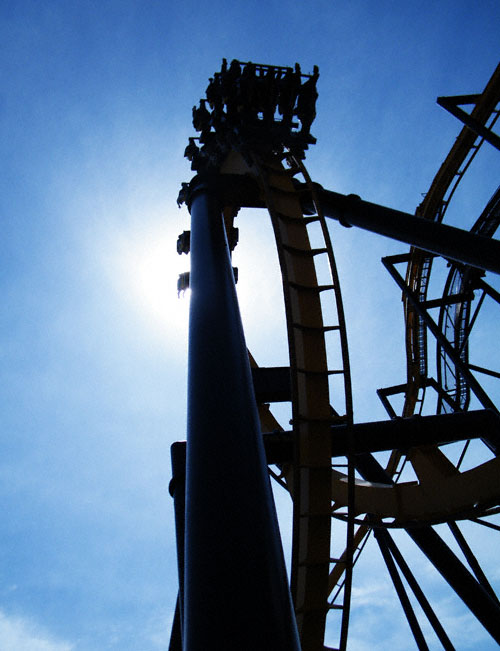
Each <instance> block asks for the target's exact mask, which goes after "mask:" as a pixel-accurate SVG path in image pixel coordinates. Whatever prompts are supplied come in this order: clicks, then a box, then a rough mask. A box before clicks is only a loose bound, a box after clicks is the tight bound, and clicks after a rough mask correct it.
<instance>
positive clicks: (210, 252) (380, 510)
mask: <svg viewBox="0 0 500 651" xmlns="http://www.w3.org/2000/svg"><path fill="white" fill-rule="evenodd" d="M318 76H319V72H318V70H317V68H315V69H314V71H313V73H312V74H303V73H302V71H301V70H300V66H298V65H297V64H296V65H295V68H288V67H278V66H268V65H264V64H254V63H250V62H246V63H244V62H239V61H233V62H232V63H231V64H230V66H228V65H227V63H226V61H225V60H224V61H223V65H222V68H221V70H220V72H217V73H215V75H214V77H212V78H211V79H210V82H209V86H208V88H207V93H206V95H207V96H206V99H204V100H202V102H201V103H200V106H199V108H197V107H196V106H195V107H193V124H194V126H195V128H196V130H197V131H199V132H200V135H199V136H198V137H196V138H191V139H190V142H189V145H188V147H187V149H186V157H187V158H188V159H189V160H190V161H191V165H192V169H193V170H194V171H195V172H196V175H195V177H194V178H193V180H192V181H191V182H190V183H189V184H183V187H182V190H181V193H180V195H179V199H178V201H179V203H180V204H181V203H184V202H185V203H186V204H187V205H188V208H189V210H190V212H191V217H192V227H191V232H184V233H183V234H182V236H180V237H179V241H178V243H177V248H178V252H179V253H185V254H188V253H190V255H191V273H190V274H183V275H182V276H181V278H180V280H179V290H180V291H182V290H185V289H187V288H188V287H190V288H191V291H192V295H191V302H192V304H191V317H190V344H189V388H188V436H187V445H186V443H185V442H179V443H175V444H174V445H173V446H172V468H173V479H172V482H171V488H170V490H171V494H172V496H173V497H174V504H175V513H176V534H177V545H178V564H179V586H180V590H179V598H178V601H177V608H176V617H175V621H174V626H173V629H172V635H171V642H170V650H171V651H178V650H181V649H182V650H183V651H195V650H197V649H211V648H214V649H215V648H217V649H236V648H237V649H242V650H246V649H248V650H254V651H257V650H258V649H263V650H264V649H273V650H274V651H276V650H277V649H283V650H285V649H287V650H288V649H297V650H298V649H302V651H327V650H328V649H330V650H331V649H332V648H333V647H329V646H327V643H326V642H325V639H326V638H325V635H326V633H325V632H326V631H328V639H331V638H332V631H335V635H336V637H337V639H338V643H336V646H335V647H334V648H335V649H342V650H344V649H348V648H349V645H348V632H349V620H350V615H351V613H352V612H353V611H354V610H355V609H356V607H357V604H356V599H355V598H352V581H353V573H354V572H355V570H356V564H357V562H358V560H359V558H360V555H361V553H362V551H363V549H364V547H365V545H366V543H367V541H368V539H369V538H370V536H373V537H374V539H375V541H376V544H377V545H378V548H379V549H380V552H381V556H382V559H383V561H384V563H385V566H386V568H387V572H388V577H389V580H390V582H391V583H392V585H393V586H394V589H395V591H396V594H397V597H398V598H399V601H400V603H401V606H402V608H403V611H404V613H405V615H406V618H407V620H408V624H409V627H410V629H411V632H412V634H413V637H414V639H415V644H416V646H417V648H419V649H427V648H429V645H430V644H434V643H435V642H436V641H439V643H440V645H441V646H442V647H443V648H445V649H454V648H455V645H457V644H459V640H453V639H452V638H453V632H451V631H446V630H445V627H444V625H443V623H442V622H441V621H440V618H439V616H438V615H437V614H436V612H435V610H434V608H433V606H432V604H431V602H430V600H429V599H428V597H427V596H426V595H425V594H424V591H423V590H422V588H421V586H420V584H419V582H418V580H417V579H416V577H415V575H414V574H413V572H412V569H411V567H410V565H411V559H408V558H405V557H404V555H403V553H402V552H401V551H400V549H399V547H398V544H397V543H396V541H395V537H394V535H393V532H394V530H399V531H402V532H406V534H407V535H408V536H409V538H411V539H412V540H413V542H414V543H415V544H416V545H417V546H418V547H419V549H420V550H421V551H422V552H423V553H424V554H425V556H426V557H427V558H428V560H429V561H430V563H431V564H432V565H433V566H434V567H435V568H436V569H437V571H438V572H439V573H440V574H441V575H442V577H443V579H444V581H445V582H447V584H448V585H449V587H450V589H451V591H452V592H454V593H455V594H457V595H458V596H459V597H460V598H461V599H462V601H463V602H464V603H465V606H466V607H467V608H468V610H469V611H470V613H471V614H472V615H473V616H474V617H475V618H476V619H477V620H478V621H479V622H480V624H481V625H482V626H483V627H484V628H485V629H486V631H487V632H488V633H489V635H490V636H491V637H492V639H493V640H496V642H497V643H500V603H499V601H498V598H497V596H496V594H495V592H494V590H493V588H492V586H491V584H490V581H489V580H488V578H487V576H486V573H485V572H484V571H483V570H482V569H481V566H480V564H479V562H478V560H477V559H476V556H475V555H474V552H473V551H472V549H471V546H470V545H469V543H468V542H467V540H466V537H465V535H464V533H463V531H462V529H461V528H460V527H461V525H460V524H459V523H461V522H463V521H468V522H471V523H474V524H475V525H476V526H478V527H481V528H482V529H484V531H485V532H486V531H487V532H489V533H490V534H491V535H494V533H495V532H497V531H498V530H500V524H499V522H498V519H497V516H498V514H499V513H500V480H499V477H500V459H499V457H498V450H499V445H500V418H499V412H498V387H496V386H495V385H494V383H495V381H496V380H498V379H499V378H500V373H499V372H498V370H497V369H496V368H491V367H486V366H485V365H484V364H477V363H474V361H475V360H474V352H475V351H474V346H473V344H472V342H473V339H474V333H475V332H476V330H475V329H477V328H478V324H479V323H480V321H481V314H480V313H481V311H483V310H485V309H486V308H485V306H486V305H487V304H488V303H489V304H490V305H489V307H488V308H487V309H488V310H491V309H494V307H495V306H496V307H498V303H500V293H499V291H498V290H497V289H495V282H496V277H495V274H498V273H499V272H500V246H499V245H498V242H497V241H496V240H495V239H494V235H495V232H496V230H497V228H498V225H499V222H500V188H499V189H498V190H496V192H495V193H494V195H493V197H492V198H491V200H490V201H489V202H488V203H487V205H486V207H485V208H484V210H483V211H482V213H481V215H480V216H479V218H478V219H477V221H476V222H475V224H474V225H473V226H472V229H471V230H470V232H464V231H462V230H461V229H457V228H455V227H452V226H449V225H446V224H444V223H442V222H443V220H444V218H445V215H446V212H447V208H448V206H449V205H450V202H451V200H452V197H453V195H454V193H455V191H456V189H457V187H458V185H459V183H460V182H461V180H462V179H463V177H464V175H465V173H466V172H467V170H468V169H469V167H470V165H471V163H472V161H473V160H474V158H475V157H476V156H477V155H478V153H479V151H480V150H481V148H482V147H491V146H493V147H496V148H498V136H497V135H496V134H495V133H494V130H493V127H494V125H495V122H496V120H497V118H498V116H499V114H500V66H499V67H498V68H497V69H496V70H495V72H494V74H493V76H492V77H491V79H490V80H489V82H488V84H487V85H486V87H485V89H484V91H483V92H482V93H479V94H476V95H466V96H457V97H453V98H440V103H441V104H442V105H443V106H444V107H445V108H447V109H448V110H450V112H452V113H453V114H454V115H456V116H457V117H458V118H459V119H461V120H462V121H463V122H464V123H465V124H464V127H463V128H462V130H461V132H460V133H459V135H458V137H457V139H456V141H455V143H454V144H453V146H452V148H451V150H450V153H449V154H448V156H447V157H446V159H445V160H444V162H443V164H442V165H441V167H440V169H439V171H438V173H437V174H436V177H435V178H434V180H433V182H432V184H431V186H430V189H429V191H428V192H427V193H426V195H425V198H424V200H423V202H422V203H421V205H420V206H418V208H417V210H416V214H415V215H408V214H406V213H401V212H398V211H394V210H391V209H389V208H384V207H382V206H376V205H375V204H369V203H368V202H365V201H363V200H361V199H360V198H359V197H357V196H353V195H350V196H344V195H339V194H337V193H334V192H330V191H327V190H324V189H323V188H322V187H321V186H319V185H318V184H317V183H314V182H312V180H311V178H310V176H309V174H308V172H307V170H306V168H305V166H304V163H303V161H304V158H305V152H306V150H307V149H308V148H309V145H311V144H314V143H315V139H314V137H313V136H311V134H310V126H311V124H312V121H313V119H314V115H315V100H316V97H317V93H316V82H317V79H318ZM464 104H468V105H472V106H473V108H472V111H471V113H466V112H465V111H463V110H462V109H460V108H459V107H460V106H462V105H464ZM207 105H208V108H207ZM241 208H251V209H266V210H267V211H268V213H269V216H270V220H271V224H272V228H273V232H274V237H275V242H276V248H277V253H278V259H279V265H280V271H281V277H282V286H283V296H284V306H285V313H286V314H285V315H286V324H287V338H288V350H289V366H287V367H268V366H266V365H265V360H256V359H254V357H253V356H252V354H251V353H250V352H249V351H247V349H246V344H245V340H244V335H243V330H242V329H241V327H240V325H239V314H238V309H237V300H236V294H235V292H234V281H235V279H237V273H236V270H234V269H233V268H232V263H231V257H230V256H231V251H232V250H233V249H234V247H235V246H236V245H237V241H238V229H237V228H236V227H235V223H237V222H236V219H237V217H238V213H239V211H240V209H241ZM330 218H335V219H338V220H339V221H340V222H341V223H342V224H344V225H348V226H351V225H352V226H358V227H362V228H368V229H369V230H372V231H375V232H378V233H380V234H382V235H386V236H389V237H393V238H395V239H398V240H400V241H403V242H407V243H408V244H410V245H411V248H410V250H409V252H408V253H405V254H402V255H397V256H391V257H387V258H384V259H383V264H384V265H385V267H386V268H387V270H388V272H389V273H390V274H391V276H392V277H393V278H394V280H395V282H396V284H397V287H398V288H399V290H400V291H401V292H402V296H403V309H404V322H405V330H406V361H407V371H406V382H404V383H402V384H400V385H397V386H392V387H385V388H381V389H379V391H378V394H379V397H380V399H381V400H382V402H383V404H384V406H385V408H386V410H387V413H388V419H387V420H385V421H380V422H372V423H356V424H355V423H354V415H353V402H352V383H351V371H350V364H349V351H348V337H347V330H346V322H345V315H344V308H343V302H342V294H341V289H340V283H339V277H338V273H337V267H336V263H335V257H334V252H333V246H332V241H331V237H330V232H329V228H328V219H330ZM312 241H314V245H313V244H312V243H311V242H312ZM438 264H441V265H442V266H443V267H444V268H446V267H448V268H449V270H448V272H447V279H446V281H445V282H444V287H443V288H442V292H441V295H440V296H438V297H437V298H429V297H428V294H429V291H430V290H429V288H430V287H431V272H432V270H433V268H434V267H435V266H436V265H438ZM400 265H406V274H402V273H400V271H399V269H398V266H400ZM325 267H326V268H328V270H329V278H328V279H327V280H326V281H325V278H324V272H323V270H324V268H325ZM441 275H442V274H441ZM445 275H446V274H445ZM491 277H492V278H493V280H491ZM438 282H439V281H438ZM497 286H498V283H497ZM433 309H436V310H438V318H437V320H436V319H434V318H433V316H432V314H431V311H432V310H433ZM488 314H490V312H488ZM490 320H491V317H490ZM430 338H432V339H433V340H435V345H436V362H435V365H432V364H431V363H430V362H429V359H428V351H429V345H430V342H429V339H430ZM492 357H493V355H492ZM492 363H494V362H492ZM433 373H434V374H435V377H434V376H433ZM478 377H479V378H481V381H480V380H479V379H478ZM485 377H486V378H487V380H488V381H487V383H486V384H487V389H488V391H487V389H486V388H485V387H486V384H485V383H484V382H483V381H482V378H485ZM397 394H400V395H401V396H403V401H402V405H403V406H402V407H401V409H400V413H398V411H399V410H396V408H395V407H394V406H393V404H392V399H393V397H394V396H395V395H397ZM434 399H435V403H436V406H435V407H433V406H430V405H431V402H432V401H433V400H434ZM280 402H287V403H290V404H291V412H292V419H291V421H290V424H289V423H285V424H283V423H280V422H278V419H277V417H276V416H275V415H274V414H273V411H272V405H273V403H280ZM430 412H434V413H430ZM255 419H257V420H255ZM254 421H255V422H254ZM290 426H291V428H290ZM458 448H459V449H460V451H459V452H457V449H458ZM478 450H479V452H478ZM381 452H384V453H385V455H384V456H383V457H382V456H380V455H379V453H381ZM186 459H187V461H186ZM382 459H384V460H385V461H383V460H382ZM387 459H388V460H387ZM478 459H479V461H478ZM263 464H264V473H263V472H262V467H261V466H262V465H263ZM264 475H265V476H264ZM268 477H269V478H271V481H275V482H277V484H279V485H280V486H281V487H282V488H283V489H285V490H286V491H287V493H288V494H289V495H290V498H291V500H292V504H293V532H292V549H291V562H290V566H291V577H290V584H289V588H288V585H287V586H286V587H284V586H283V581H284V578H283V577H284V571H283V561H282V557H281V556H280V555H281V550H280V543H279V534H278V533H277V530H276V518H275V514H274V506H273V505H272V496H271V497H270V490H269V489H268V488H267V485H266V484H267V483H269V482H268ZM334 522H335V523H336V525H335V527H333V526H332V524H333V523H334ZM443 523H444V524H446V525H447V526H448V527H449V530H450V532H451V534H452V536H453V538H454V540H455V542H456V545H455V546H456V548H457V549H459V550H460V556H459V555H457V554H456V553H455V552H454V551H452V549H451V547H450V546H449V545H448V544H447V543H446V542H445V541H444V539H443V537H442V536H441V535H440V534H439V533H438V532H437V531H436V528H435V525H437V524H443ZM333 531H334V534H333V533H332V532H333ZM339 532H342V533H339ZM285 580H286V579H285ZM235 585H238V588H237V590H236V592H235ZM288 589H289V592H288ZM290 599H291V601H290ZM277 604H278V605H277ZM290 604H291V605H290ZM415 604H418V609H416V608H415ZM290 609H291V611H290ZM417 610H418V611H417ZM290 612H291V614H290ZM422 620H426V622H425V624H423V623H422ZM429 631H430V632H429ZM367 641H368V642H370V640H369V639H367ZM372 642H376V640H372ZM330 644H331V642H330Z"/></svg>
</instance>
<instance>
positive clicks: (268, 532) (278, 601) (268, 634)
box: [183, 178, 300, 651]
mask: <svg viewBox="0 0 500 651" xmlns="http://www.w3.org/2000/svg"><path fill="white" fill-rule="evenodd" d="M190 212H191V279H190V280H191V307H190V320H189V369H188V432H187V466H186V532H185V534H186V540H185V572H184V627H183V633H184V650H185V651H206V649H219V650H220V651H223V650H229V649H231V651H233V649H241V650H242V651H255V649H259V650H262V651H265V650H269V651H271V649H272V650H273V651H280V650H282V651H298V650H299V649H300V644H299V641H298V635H297V630H296V624H295V616H294V613H293V607H292V603H291V598H290V592H289V588H288V581H287V577H286V570H285V564H284V559H283V551H282V548H281V540H280V535H279V529H278V522H277V518H276V512H275V507H274V501H273V497H272V492H271V487H270V483H269V477H268V473H267V465H266V458H265V454H264V446H263V442H262V435H261V432H260V425H259V419H258V414H257V408H256V403H255V397H254V391H253V386H252V376H251V372H250V366H249V361H248V354H247V348H246V345H245V339H244V336H243V328H242V324H241V319H240V314H239V309H238V302H237V298H236V290H235V286H234V278H233V271H232V267H231V261H230V257H229V250H228V246H227V242H226V235H225V230H224V224H223V218H222V214H221V207H220V205H219V203H218V200H217V195H216V192H214V190H213V186H212V185H211V184H209V183H208V182H207V181H203V180H202V179H197V178H195V179H194V181H193V182H192V183H191V196H190Z"/></svg>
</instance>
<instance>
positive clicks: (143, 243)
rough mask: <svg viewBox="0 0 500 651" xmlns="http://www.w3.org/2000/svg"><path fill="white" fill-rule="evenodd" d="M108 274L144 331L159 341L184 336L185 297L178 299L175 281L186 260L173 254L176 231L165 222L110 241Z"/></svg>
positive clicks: (129, 231) (184, 269)
mask: <svg viewBox="0 0 500 651" xmlns="http://www.w3.org/2000/svg"><path fill="white" fill-rule="evenodd" d="M113 239H114V241H113V245H112V247H111V248H112V251H109V252H108V254H109V253H110V254H111V265H110V266H111V271H112V276H113V279H112V280H113V284H114V285H115V287H116V288H117V290H118V292H119V294H120V296H121V297H122V298H124V299H125V300H126V302H127V303H128V304H129V306H130V307H131V308H132V309H133V310H134V312H135V314H136V316H138V317H140V318H141V320H142V321H143V322H145V323H146V325H147V326H148V328H149V329H150V330H152V331H154V332H155V333H156V334H159V335H160V336H162V337H165V335H167V336H168V337H169V339H171V338H172V336H175V338H176V336H177V335H179V336H180V337H182V338H184V337H185V336H186V335H187V324H188V312H189V296H188V292H186V294H185V295H184V296H182V295H181V296H180V297H179V296H178V293H177V279H178V277H179V274H180V273H183V272H185V271H188V270H189V257H188V256H185V255H183V256H182V257H181V256H179V255H178V254H177V251H176V241H177V231H174V230H173V229H172V228H171V227H165V221H164V220H162V222H160V223H153V224H148V225H146V226H143V225H140V226H137V225H136V226H134V227H133V228H129V229H127V230H126V231H125V232H121V233H120V234H119V235H118V237H116V238H113Z"/></svg>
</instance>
